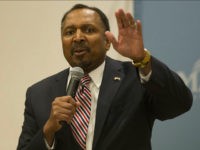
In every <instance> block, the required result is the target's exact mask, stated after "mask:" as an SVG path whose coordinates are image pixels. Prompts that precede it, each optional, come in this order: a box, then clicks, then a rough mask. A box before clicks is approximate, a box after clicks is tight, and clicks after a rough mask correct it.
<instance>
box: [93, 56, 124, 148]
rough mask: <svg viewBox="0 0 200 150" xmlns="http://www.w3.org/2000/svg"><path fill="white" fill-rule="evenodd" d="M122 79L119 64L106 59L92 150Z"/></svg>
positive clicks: (122, 74)
mask: <svg viewBox="0 0 200 150" xmlns="http://www.w3.org/2000/svg"><path fill="white" fill-rule="evenodd" d="M123 78H124V73H123V71H122V67H121V63H118V62H116V61H113V60H111V59H110V58H106V65H105V70H104V74H103V80H102V84H101V87H100V91H99V97H98V104H97V111H96V123H95V131H94V140H93V148H94V149H95V146H96V143H97V141H98V139H99V137H100V135H101V131H102V128H103V126H104V123H105V120H106V118H107V115H108V112H109V108H110V105H111V103H112V100H113V98H114V96H115V95H116V93H117V91H118V88H119V87H120V84H121V81H122V80H123Z"/></svg>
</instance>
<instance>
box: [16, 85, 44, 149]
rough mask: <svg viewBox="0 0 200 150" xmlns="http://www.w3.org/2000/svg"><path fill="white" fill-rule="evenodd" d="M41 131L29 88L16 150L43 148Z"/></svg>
mask: <svg viewBox="0 0 200 150" xmlns="http://www.w3.org/2000/svg"><path fill="white" fill-rule="evenodd" d="M45 149H46V147H45V142H44V137H43V131H42V129H40V128H39V127H38V125H37V122H36V119H35V117H34V112H33V109H32V105H31V90H30V88H29V89H28V90H27V93H26V101H25V111H24V123H23V126H22V132H21V135H20V137H19V142H18V146H17V150H45Z"/></svg>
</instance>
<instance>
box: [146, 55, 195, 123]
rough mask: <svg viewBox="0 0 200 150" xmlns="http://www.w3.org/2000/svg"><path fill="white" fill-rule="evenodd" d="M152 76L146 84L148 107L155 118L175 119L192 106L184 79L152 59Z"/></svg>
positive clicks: (190, 96) (189, 92) (190, 95)
mask: <svg viewBox="0 0 200 150" xmlns="http://www.w3.org/2000/svg"><path fill="white" fill-rule="evenodd" d="M151 63H152V75H151V77H150V80H149V82H147V83H146V84H145V88H146V91H147V96H148V98H147V99H148V101H147V103H148V105H147V106H149V109H150V111H151V112H152V113H153V114H154V116H155V118H157V119H159V120H166V119H171V118H174V117H176V116H178V115H180V114H182V113H184V112H186V111H188V110H189V109H190V108H191V106H192V94H191V91H190V90H189V89H188V87H187V86H186V85H185V84H184V82H183V81H182V79H181V78H180V77H179V76H178V75H177V74H176V73H175V72H173V71H172V70H170V69H169V68H168V67H167V66H166V65H165V64H163V63H162V62H160V61H159V60H157V59H156V58H154V57H152V62H151Z"/></svg>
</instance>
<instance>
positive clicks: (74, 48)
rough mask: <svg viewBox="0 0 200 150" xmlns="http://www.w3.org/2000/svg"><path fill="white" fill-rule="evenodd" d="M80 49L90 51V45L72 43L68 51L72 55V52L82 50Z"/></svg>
mask: <svg viewBox="0 0 200 150" xmlns="http://www.w3.org/2000/svg"><path fill="white" fill-rule="evenodd" d="M82 50H84V51H87V52H90V51H91V49H90V47H89V46H87V44H86V43H73V44H72V48H71V50H70V52H71V55H73V54H74V52H76V51H82Z"/></svg>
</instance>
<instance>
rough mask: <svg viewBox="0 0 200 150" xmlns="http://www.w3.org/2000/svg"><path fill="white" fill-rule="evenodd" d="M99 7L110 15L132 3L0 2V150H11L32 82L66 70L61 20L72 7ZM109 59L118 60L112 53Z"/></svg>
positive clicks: (113, 19) (111, 51)
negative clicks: (81, 5)
mask: <svg viewBox="0 0 200 150" xmlns="http://www.w3.org/2000/svg"><path fill="white" fill-rule="evenodd" d="M78 2H79V3H84V4H89V5H94V6H98V7H99V8H101V9H103V10H104V11H105V13H106V14H109V20H110V23H111V25H112V26H111V29H112V31H113V32H115V35H117V29H116V28H117V26H116V22H115V17H114V11H115V10H117V8H124V9H125V10H127V11H130V12H132V8H133V6H132V1H117V2H116V1H115V2H113V1H76V2H74V1H0V118H1V127H0V133H1V134H0V141H1V142H0V143H1V144H0V149H1V150H12V149H16V145H17V142H18V136H19V134H20V132H21V125H22V122H23V111H24V101H25V92H26V89H27V87H28V86H30V85H31V84H33V83H35V82H37V81H39V80H41V79H43V78H45V77H47V76H49V75H52V74H54V73H56V72H58V71H60V70H62V69H64V68H66V67H67V66H68V64H67V63H66V61H65V59H64V57H63V54H62V47H61V40H60V20H61V18H62V16H63V14H64V13H65V12H66V11H67V10H68V9H69V8H70V7H71V6H72V5H74V4H75V3H78ZM109 55H111V56H112V57H114V58H117V59H123V58H122V57H120V56H118V54H117V53H115V51H114V50H110V51H109Z"/></svg>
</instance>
